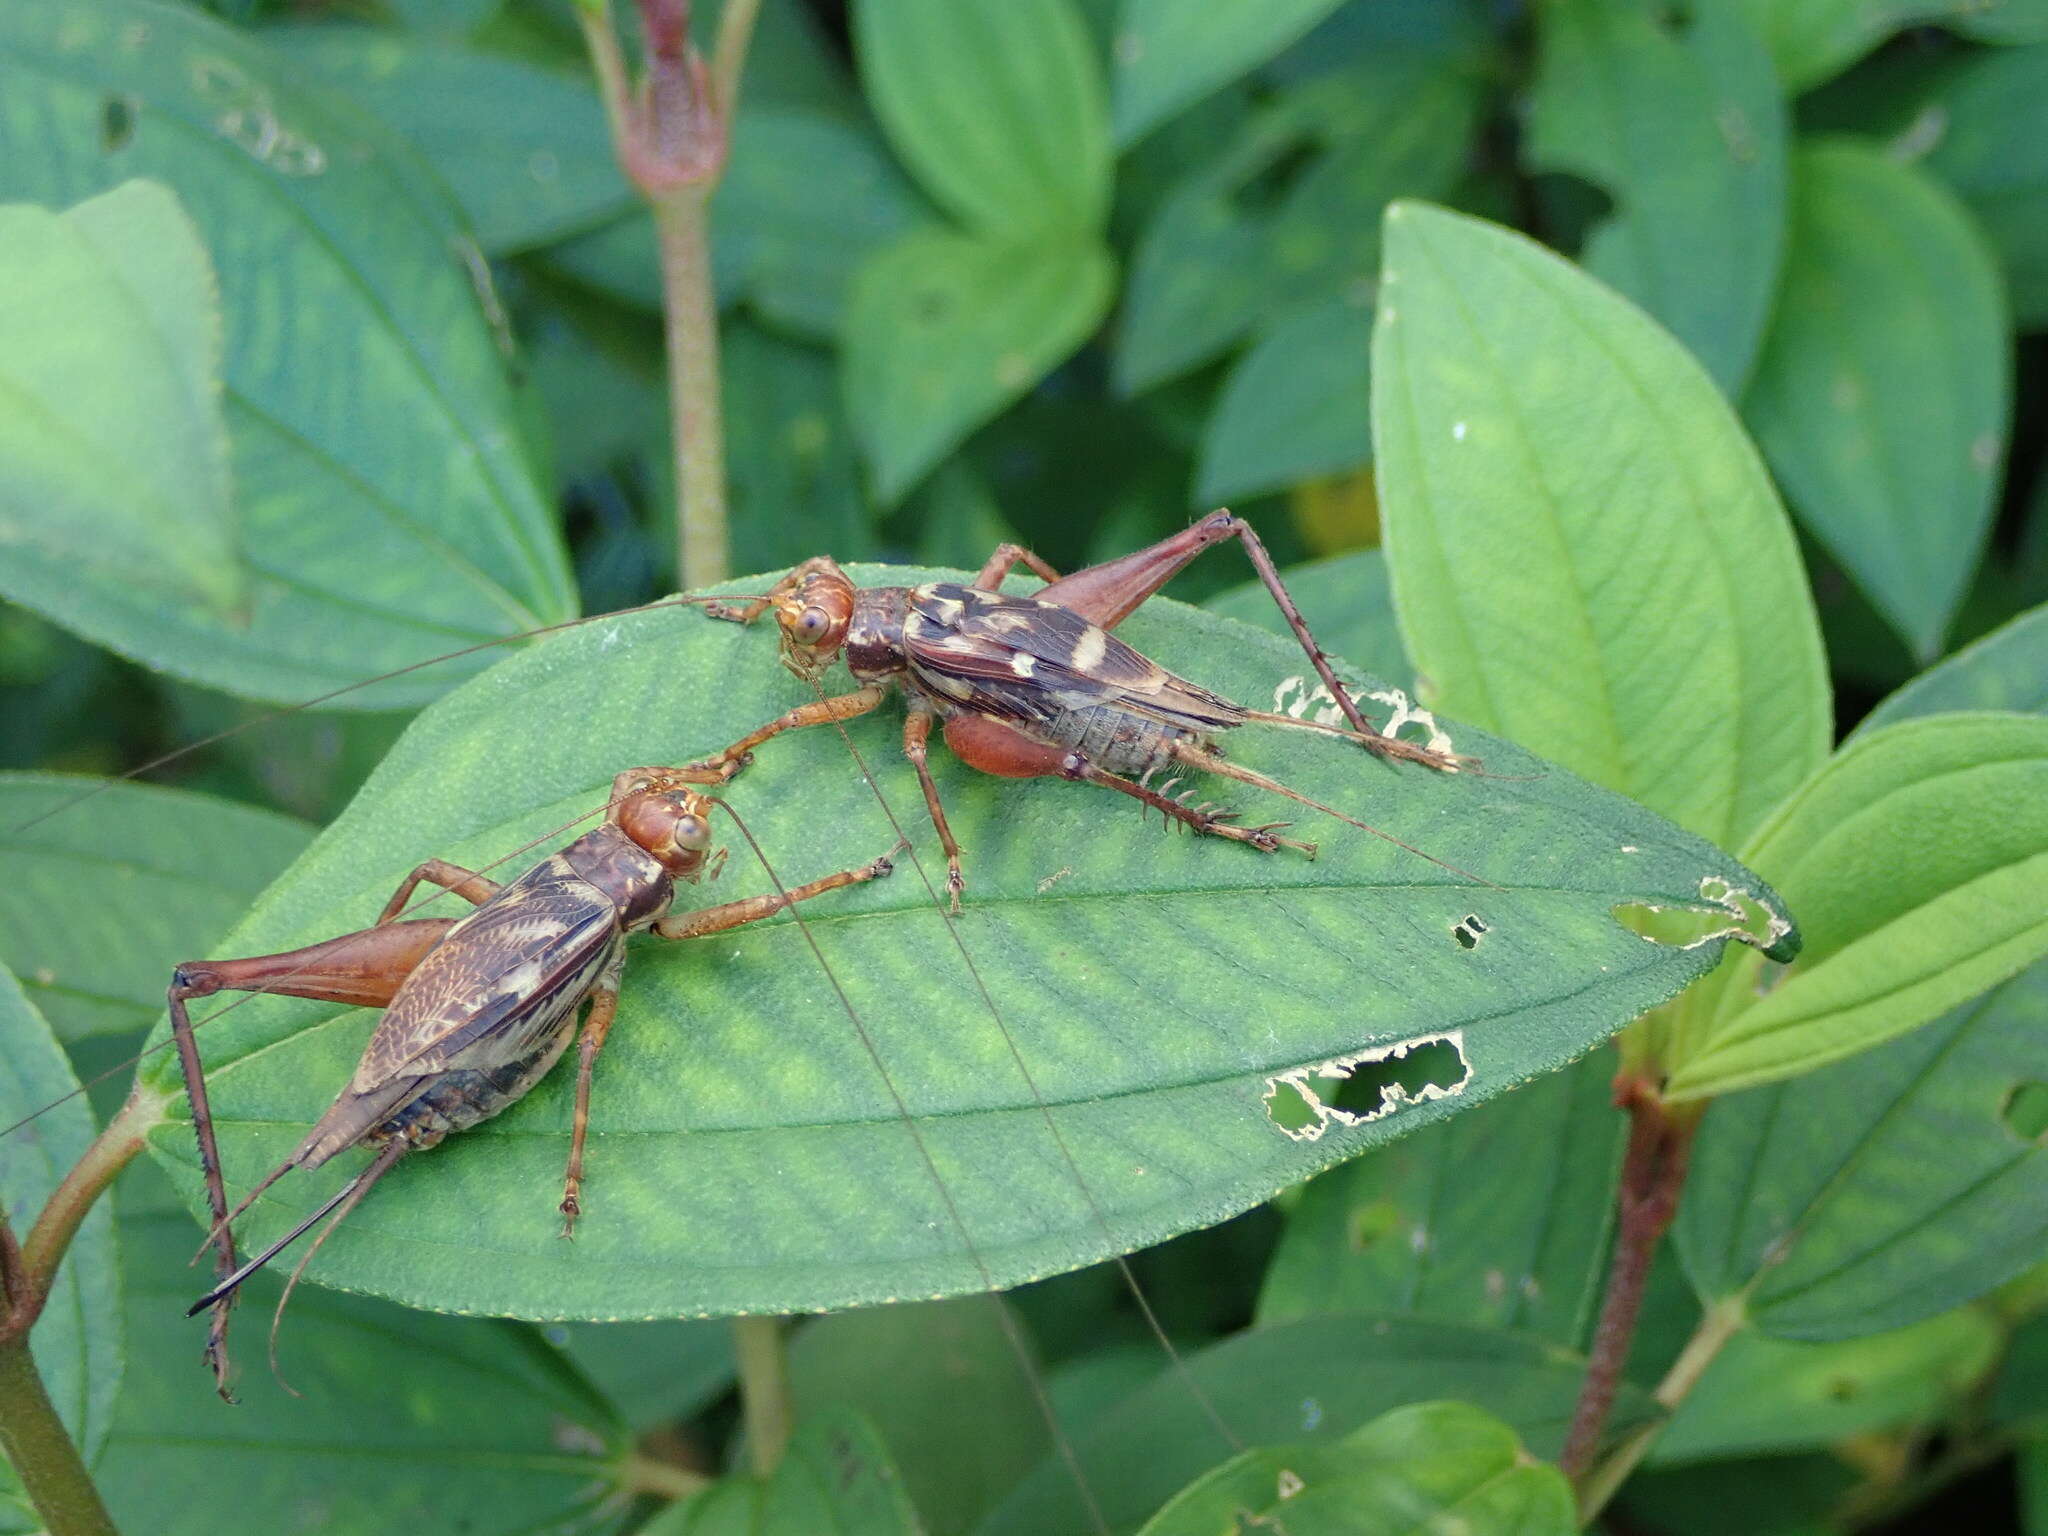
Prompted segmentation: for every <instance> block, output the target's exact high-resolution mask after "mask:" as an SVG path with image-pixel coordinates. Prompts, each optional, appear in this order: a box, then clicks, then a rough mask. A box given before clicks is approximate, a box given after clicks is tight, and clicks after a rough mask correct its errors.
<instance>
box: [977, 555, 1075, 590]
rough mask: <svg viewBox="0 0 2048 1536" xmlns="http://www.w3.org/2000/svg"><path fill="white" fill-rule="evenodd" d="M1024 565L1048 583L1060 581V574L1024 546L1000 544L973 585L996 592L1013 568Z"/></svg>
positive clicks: (983, 565)
mask: <svg viewBox="0 0 2048 1536" xmlns="http://www.w3.org/2000/svg"><path fill="white" fill-rule="evenodd" d="M1020 562H1021V563H1022V564H1023V565H1025V566H1027V567H1029V568H1030V571H1031V574H1032V575H1034V576H1037V577H1040V578H1042V579H1043V580H1045V581H1047V582H1055V581H1058V580H1059V579H1060V573H1059V572H1058V571H1056V570H1054V569H1053V568H1052V567H1051V566H1049V565H1047V564H1046V563H1045V562H1044V561H1043V560H1041V559H1039V558H1038V556H1036V555H1034V554H1033V553H1032V552H1031V551H1030V550H1028V549H1026V548H1025V547H1024V546H1023V545H1022V544H998V545H997V546H996V547H995V551H994V553H992V554H991V555H990V556H989V557H988V559H987V560H985V561H983V562H982V566H981V574H980V575H979V576H977V577H975V578H974V582H973V584H974V585H975V586H977V587H979V588H981V590H982V591H984V592H994V591H996V590H997V589H999V588H1000V587H1001V586H1002V584H1003V578H1004V577H1005V576H1007V575H1009V574H1010V570H1011V567H1013V566H1015V565H1017V564H1019V563H1020Z"/></svg>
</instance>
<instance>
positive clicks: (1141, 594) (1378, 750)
mask: <svg viewBox="0 0 2048 1536" xmlns="http://www.w3.org/2000/svg"><path fill="white" fill-rule="evenodd" d="M1226 539H1236V540H1237V541H1238V542H1239V543H1240V544H1242V545H1243V546H1244V551H1245V556H1246V558H1247V559H1249V560H1250V561H1251V563H1252V569H1253V570H1255V571H1256V572H1258V576H1259V580H1260V581H1261V582H1262V583H1263V584H1264V585H1265V588H1266V591H1267V592H1268V593H1270V594H1271V596H1272V598H1273V602H1274V604H1275V605H1276V606H1277V607H1278V608H1279V609H1280V614H1281V617H1282V618H1284V619H1286V620H1287V627H1288V628H1289V629H1290V630H1292V631H1293V632H1294V638H1295V639H1296V640H1297V641H1299V642H1300V644H1301V648H1302V651H1303V652H1304V653H1305V654H1306V655H1307V656H1308V659H1309V665H1310V666H1312V667H1314V668H1315V673H1316V676H1317V677H1319V678H1321V679H1322V683H1323V686H1324V687H1325V688H1327V689H1328V690H1329V691H1330V697H1331V698H1332V699H1333V700H1334V701H1335V702H1336V705H1337V707H1338V708H1339V709H1340V710H1342V711H1343V713H1344V718H1345V719H1346V720H1348V721H1350V722H1351V726H1352V731H1353V733H1355V735H1356V736H1357V738H1358V741H1359V745H1360V746H1363V747H1364V748H1365V749H1366V750H1367V751H1369V752H1372V753H1374V754H1376V755H1377V756H1380V757H1384V758H1388V759H1394V760H1399V761H1403V762H1414V763H1422V764H1425V765H1427V766H1429V767H1432V768H1438V769H1450V768H1454V767H1456V766H1457V761H1456V759H1454V758H1449V757H1446V756H1445V755H1444V754H1442V753H1435V752H1430V751H1427V750H1426V749H1424V748H1421V747H1417V746H1415V745H1414V744H1413V743H1412V742H1406V741H1399V740H1396V739H1395V738H1393V737H1390V736H1386V735H1383V734H1381V732H1380V731H1379V729H1378V728H1377V727H1375V726H1374V725H1373V724H1372V722H1370V721H1369V720H1367V719H1366V718H1365V716H1364V715H1363V714H1362V713H1361V712H1360V711H1359V708H1358V704H1357V702H1356V701H1355V700H1353V698H1352V697H1351V692H1350V690H1349V689H1347V688H1346V687H1345V686H1344V684H1343V683H1342V682H1341V681H1340V680H1339V679H1338V677H1337V673H1336V671H1335V669H1333V668H1332V667H1331V665H1330V658H1329V657H1328V656H1327V655H1326V654H1324V651H1323V648H1322V647H1321V646H1320V645H1318V644H1317V643H1316V637H1315V636H1314V635H1313V634H1311V633H1310V632H1309V627H1308V621H1307V620H1306V619H1304V618H1303V617H1302V616H1301V609H1300V608H1299V607H1297V606H1296V605H1295V601H1294V599H1293V597H1292V596H1291V595H1289V593H1288V591H1287V585H1286V583H1285V582H1283V581H1282V580H1281V579H1280V571H1279V568H1278V567H1277V566H1275V565H1274V564H1273V557H1272V556H1271V555H1269V554H1268V553H1267V552H1266V546H1265V543H1264V541H1263V540H1261V539H1260V538H1259V536H1258V534H1257V533H1255V532H1253V530H1252V526H1251V524H1250V523H1247V522H1246V521H1245V520H1244V519H1243V518H1241V517H1239V516H1238V515H1237V514H1236V513H1234V512H1231V511H1228V510H1224V511H1217V512H1211V513H1210V514H1209V515H1208V516H1207V517H1205V518H1203V519H1202V520H1201V521H1200V522H1198V523H1195V524H1193V525H1192V526H1190V527H1187V528H1183V529H1182V530H1181V531H1180V532H1179V533H1176V534H1172V535H1170V536H1169V537H1167V538H1164V539H1161V540H1160V541H1159V542H1158V543H1156V544H1151V545H1148V546H1147V547H1145V548H1144V549H1140V550H1136V551H1134V552H1133V553H1131V554H1128V555H1125V556H1123V557H1122V558H1121V559H1117V560H1108V561H1105V562H1103V563H1102V564H1101V565H1091V566H1090V567H1088V569H1087V570H1085V571H1076V572H1074V574H1073V575H1071V576H1068V577H1066V578H1064V579H1063V580H1060V581H1056V582H1053V583H1052V584H1051V585H1050V586H1047V587H1045V588H1044V589H1043V590H1041V591H1040V592H1038V593H1037V594H1036V596H1037V597H1038V599H1039V601H1041V602H1047V603H1057V604H1059V605H1060V606H1061V607H1062V608H1065V609H1068V610H1070V611H1071V612H1074V613H1077V614H1079V615H1080V616H1081V617H1082V618H1084V619H1087V620H1088V621H1089V622H1090V623H1093V624H1099V625H1101V626H1102V627H1103V628H1104V629H1114V628H1116V626H1117V625H1118V624H1120V623H1122V622H1123V620H1124V619H1125V618H1127V617H1129V615H1130V614H1131V613H1132V612H1133V611H1134V610H1135V609H1136V608H1137V607H1138V606H1139V604H1141V603H1143V602H1144V601H1145V600H1146V599H1147V598H1149V597H1151V596H1152V595H1153V593H1155V592H1157V591H1158V590H1159V589H1160V588H1161V587H1163V586H1165V585H1166V583H1167V582H1168V581H1169V580H1170V579H1172V577H1173V576H1174V575H1175V574H1176V573H1177V572H1179V571H1180V570H1181V568H1182V567H1184V566H1185V565H1187V564H1188V562H1189V561H1191V560H1193V559H1194V558H1195V556H1197V555H1199V554H1200V553H1201V552H1202V551H1203V550H1205V549H1208V548H1210V547H1211V546H1213V545H1217V544H1221V543H1222V542H1223V541H1224V540H1226Z"/></svg>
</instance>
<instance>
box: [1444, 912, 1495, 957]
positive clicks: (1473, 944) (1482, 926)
mask: <svg viewBox="0 0 2048 1536" xmlns="http://www.w3.org/2000/svg"><path fill="white" fill-rule="evenodd" d="M1488 932H1489V929H1488V928H1487V926H1486V923H1485V922H1484V921H1483V920H1482V919H1481V918H1480V917H1479V915H1478V914H1477V913H1476V912H1467V913H1466V914H1465V915H1464V916H1463V917H1462V918H1460V919H1459V920H1458V922H1457V924H1456V926H1454V927H1453V928H1452V929H1451V937H1452V938H1454V939H1456V940H1457V941H1458V947H1459V948H1460V949H1477V948H1478V947H1479V941H1480V939H1481V938H1483V937H1485V935H1486V934H1487V933H1488Z"/></svg>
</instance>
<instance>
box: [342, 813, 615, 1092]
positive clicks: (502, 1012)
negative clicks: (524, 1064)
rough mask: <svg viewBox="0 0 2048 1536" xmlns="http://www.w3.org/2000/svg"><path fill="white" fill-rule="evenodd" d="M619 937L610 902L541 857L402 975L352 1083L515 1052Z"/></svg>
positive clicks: (576, 990) (577, 998)
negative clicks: (402, 982) (407, 974)
mask: <svg viewBox="0 0 2048 1536" xmlns="http://www.w3.org/2000/svg"><path fill="white" fill-rule="evenodd" d="M624 942H625V939H624V937H623V935H621V934H620V932H619V926H618V909H617V908H616V907H615V906H614V905H613V904H612V903H611V902H610V901H608V900H607V899H606V898H605V897H604V896H603V895H602V894H601V893H600V892H599V891H598V890H597V889H596V888H595V887H594V886H592V885H590V884H589V883H588V882H587V881H585V880H584V879H583V878H582V876H580V875H578V874H577V873H576V872H575V870H573V869H571V868H570V867H569V865H568V863H567V862H566V861H565V860H564V859H563V858H562V857H561V856H560V855H559V854H557V855H555V856H554V857H552V858H549V859H545V860H543V861H542V862H541V863H539V864H536V865H535V866H534V867H533V868H532V869H530V870H528V871H527V872H526V874H524V875H522V876H521V877H520V878H519V879H517V880H515V881H513V882H512V883H511V884H510V885H508V886H506V887H505V888H504V889H503V890H501V891H500V892H498V894H497V895H496V896H494V897H492V898H491V899H490V900H489V901H487V902H486V903H484V905H482V906H481V907H478V908H477V909H476V911H474V912H472V913H471V914H470V915H469V916H468V917H466V918H464V919H463V920H462V921H461V922H459V923H457V924H456V925H455V926H454V927H453V928H451V929H449V931H448V936H447V937H446V938H445V939H443V940H442V941H441V942H440V944H439V945H437V946H436V947H435V949H434V950H433V952H432V953H431V954H429V955H428V956H427V958H426V959H425V960H423V961H421V962H420V964H419V966H418V968H417V969H416V970H414V971H413V973H412V975H411V976H409V977H407V978H406V981H405V985H404V986H402V987H400V988H399V989H398V995H397V996H396V997H394V998H392V1000H391V1006H390V1007H389V1008H387V1009H385V1010H384V1018H383V1020H382V1022H380V1023H379V1024H378V1026H377V1032H376V1033H375V1034H374V1035H372V1036H371V1037H370V1044H369V1047H368V1048H367V1049H366V1050H365V1051H364V1052H363V1059H362V1060H361V1061H360V1062H358V1063H357V1064H356V1072H355V1077H354V1079H353V1081H352V1082H351V1084H350V1087H351V1089H352V1091H353V1092H355V1093H368V1092H370V1091H371V1090H372V1089H374V1088H376V1087H377V1086H378V1085H380V1084H382V1083H387V1082H390V1081H391V1080H392V1079H394V1078H396V1077H399V1076H401V1075H402V1076H405V1077H419V1076H423V1075H425V1074H427V1073H431V1072H445V1071H450V1070H453V1069H457V1068H467V1069H476V1070H488V1069H489V1068H491V1067H495V1066H499V1065H502V1064H503V1063H505V1062H508V1061H515V1060H518V1059H519V1058H520V1057H522V1056H524V1055H526V1054H527V1053H529V1052H530V1051H531V1050H532V1049H533V1048H534V1046H535V1045H537V1044H538V1043H539V1041H540V1040H541V1039H542V1038H543V1037H545V1036H546V1035H548V1034H549V1033H550V1032H551V1031H552V1030H553V1028H554V1027H555V1025H556V1024H557V1023H558V1022H559V1021H560V1019H561V1017H562V1015H563V1014H564V1013H565V1012H567V1011H568V1010H569V1009H572V1008H574V1007H576V1006H577V1004H579V1003H581V1002H582V1001H583V999H584V996H585V995H586V994H587V993H588V992H589V990H590V988H591V986H592V985H593V984H594V983H595V982H596V980H597V978H598V976H599V975H600V974H601V973H602V971H603V969H604V967H605V965H606V963H607V962H608V961H610V959H611V958H612V955H613V953H614V951H615V950H616V949H617V948H618V946H619V945H621V944H623V943H624Z"/></svg>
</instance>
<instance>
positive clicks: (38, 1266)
mask: <svg viewBox="0 0 2048 1536" xmlns="http://www.w3.org/2000/svg"><path fill="white" fill-rule="evenodd" d="M169 1102H170V1099H169V1098H168V1097H167V1096H165V1095H162V1094H159V1093H156V1092H153V1091H149V1090H146V1089H144V1088H143V1086H142V1083H141V1082H140V1080H138V1081H137V1082H136V1084H135V1086H134V1088H132V1089H130V1090H129V1093H128V1099H127V1102H126V1103H124V1104H123V1105H122V1106H121V1107H120V1108H119V1109H118V1110H116V1111H115V1112H114V1117H113V1119H111V1120H109V1121H108V1122H107V1124H106V1127H105V1129H103V1130H102V1131H101V1132H100V1133H99V1135H98V1136H96V1137H94V1138H93V1142H92V1145H91V1146H89V1147H87V1148H86V1149H85V1155H84V1156H82V1157H81V1158H79V1160H78V1162H77V1163H76V1164H75V1165H73V1167H72V1169H71V1171H70V1172H69V1173H67V1174H65V1175H64V1179H63V1182H62V1183H60V1184H59V1185H58V1186H57V1187H56V1188H55V1189H54V1190H52V1191H51V1192H50V1198H49V1199H48V1200H47V1201H46V1202H45V1203H44V1205H43V1209H42V1212H41V1214H39V1215H38V1216H37V1217H36V1222H35V1225H34V1226H32V1227H30V1228H29V1231H28V1236H27V1237H26V1238H24V1239H22V1244H21V1271H22V1274H23V1276H24V1278H25V1281H26V1293H25V1294H24V1295H21V1296H15V1297H10V1298H9V1300H10V1302H11V1306H10V1308H9V1312H8V1316H7V1319H6V1322H5V1325H4V1327H0V1340H7V1341H12V1340H14V1339H16V1338H25V1337H26V1336H27V1334H28V1330H29V1327H30V1325H32V1324H33V1323H34V1322H35V1320H36V1318H37V1317H38V1316H40V1315H41V1314H42V1310H43V1303H44V1302H45V1301H47V1300H49V1297H50V1287H51V1286H52V1285H53V1284H54V1283H55V1282H56V1278H57V1266H58V1265H59V1264H61V1263H62V1262H63V1260H64V1254H65V1252H66V1251H67V1250H68V1249H69V1248H70V1247H71V1239H72V1238H74V1237H76V1236H77V1235H78V1227H79V1223H80V1222H82V1221H84V1220H85V1217H86V1213H87V1212H88V1211H90V1210H91V1209H92V1207H93V1202H95V1201H96V1200H98V1199H99V1197H100V1196H101V1195H102V1194H104V1193H106V1188H107V1186H108V1185H109V1184H111V1183H112V1182H113V1181H114V1175H115V1174H117V1173H119V1172H120V1171H121V1170H122V1169H123V1168H125V1167H127V1166H128V1164H129V1162H130V1161H131V1160H132V1159H133V1158H134V1157H135V1155H136V1154H137V1153H138V1152H140V1151H141V1150H142V1143H143V1138H144V1137H145V1136H146V1135H147V1134H148V1132H149V1129H150V1127H151V1126H154V1125H160V1124H161V1123H162V1122H163V1118H164V1106H165V1105H167V1104H168V1103H169Z"/></svg>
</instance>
